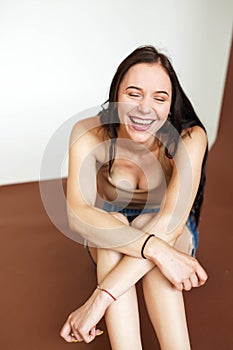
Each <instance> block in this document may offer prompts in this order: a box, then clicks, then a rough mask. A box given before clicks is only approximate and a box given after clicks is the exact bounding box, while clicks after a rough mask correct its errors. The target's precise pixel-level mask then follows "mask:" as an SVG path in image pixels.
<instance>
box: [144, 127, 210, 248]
mask: <svg viewBox="0 0 233 350" xmlns="http://www.w3.org/2000/svg"><path fill="white" fill-rule="evenodd" d="M206 147H207V136H206V133H205V131H204V130H203V129H202V128H201V127H199V126H194V127H193V128H192V130H191V131H190V132H186V133H185V134H184V135H183V136H182V137H181V138H180V141H179V144H178V148H177V152H176V154H175V156H174V159H173V172H172V176H171V180H170V182H169V184H168V188H167V191H166V195H165V198H164V200H163V203H162V206H161V210H160V212H159V213H158V215H156V216H155V217H154V218H152V219H151V220H150V222H148V223H147V224H146V225H145V226H144V227H143V229H144V230H145V231H146V232H148V233H154V234H155V235H156V236H157V237H159V238H161V239H163V240H164V241H166V242H168V243H170V244H171V245H174V243H175V241H176V239H177V238H178V237H179V236H180V235H181V233H182V231H183V228H184V226H185V223H186V221H187V219H188V216H189V213H190V211H191V208H192V206H193V202H194V199H195V196H196V194H197V190H198V186H199V183H200V178H201V171H202V162H203V157H204V154H205V150H206Z"/></svg>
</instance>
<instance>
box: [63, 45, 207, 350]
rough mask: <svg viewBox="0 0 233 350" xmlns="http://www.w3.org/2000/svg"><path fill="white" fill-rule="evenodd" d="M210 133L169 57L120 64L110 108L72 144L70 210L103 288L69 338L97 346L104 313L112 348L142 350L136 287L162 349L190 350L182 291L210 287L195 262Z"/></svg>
mask: <svg viewBox="0 0 233 350" xmlns="http://www.w3.org/2000/svg"><path fill="white" fill-rule="evenodd" d="M207 153H208V146H207V136H206V131H205V128H204V126H203V125H202V123H201V122H200V120H199V119H198V117H197V115H196V113H195V111H194V109H193V107H192V105H191V103H190V101H189V100H188V98H187V96H186V95H185V93H184V92H183V90H182V88H181V86H180V84H179V81H178V78H177V76H176V73H175V71H174V69H173V67H172V65H171V63H170V61H169V59H168V58H167V57H166V56H165V55H164V54H161V53H159V52H158V51H157V50H156V49H155V48H154V47H152V46H142V47H139V48H137V49H136V50H135V51H133V52H132V53H131V54H130V55H129V56H128V57H126V59H125V60H124V61H123V62H122V63H121V64H120V66H119V67H118V69H117V72H116V73H115V76H114V77H113V80H112V84H111V87H110V93H109V99H108V104H107V105H104V107H103V109H102V111H101V112H100V113H99V115H97V116H95V117H91V118H88V119H85V120H81V121H79V122H77V124H76V125H75V126H74V128H73V130H72V134H71V139H70V155H69V175H68V184H67V203H68V205H67V212H68V220H69V224H70V227H71V229H72V230H73V231H76V232H78V233H79V234H81V235H82V237H83V238H84V239H85V242H86V248H87V250H88V253H89V255H90V257H91V258H92V260H93V262H95V264H96V271H97V280H98V285H97V288H96V289H95V290H94V292H93V294H92V295H91V297H90V298H89V299H88V300H87V302H86V303H85V304H84V305H83V306H81V307H80V308H78V309H77V310H75V311H74V312H73V313H72V314H70V315H69V317H68V318H67V320H66V322H65V324H64V326H63V328H62V330H61V336H62V337H63V338H64V339H65V340H66V341H67V342H77V341H85V342H87V343H88V342H90V341H92V340H93V339H94V338H95V336H96V335H98V334H99V333H100V330H98V329H96V324H97V322H98V321H99V320H100V319H101V318H102V317H103V315H105V320H106V324H107V329H108V333H109V338H110V342H111V347H112V349H113V350H132V349H134V350H141V349H142V344H141V338H140V319H139V313H138V302H137V294H136V289H135V284H136V282H137V281H138V280H140V279H141V280H142V285H143V292H144V297H145V302H146V306H147V310H148V314H149V317H150V319H151V322H152V324H153V327H154V330H155V332H156V334H157V337H158V339H159V342H160V346H161V349H163V350H174V349H179V350H188V349H190V341H189V335H188V327H187V322H186V316H185V309H184V303H183V295H182V291H183V290H190V289H191V288H192V287H198V286H200V285H203V284H204V283H205V281H206V280H207V274H206V272H205V271H204V269H203V268H202V267H201V265H200V264H199V262H198V261H197V260H196V259H195V252H196V249H197V243H198V221H199V215H200V209H201V205H202V201H203V190H204V185H205V171H204V170H205V163H206V158H207Z"/></svg>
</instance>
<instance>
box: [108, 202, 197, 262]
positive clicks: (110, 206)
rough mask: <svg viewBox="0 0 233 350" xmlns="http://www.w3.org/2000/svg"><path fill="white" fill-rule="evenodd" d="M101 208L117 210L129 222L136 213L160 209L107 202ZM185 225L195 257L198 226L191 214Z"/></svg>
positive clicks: (153, 211)
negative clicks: (126, 206) (190, 237)
mask: <svg viewBox="0 0 233 350" xmlns="http://www.w3.org/2000/svg"><path fill="white" fill-rule="evenodd" d="M102 209H103V210H105V211H107V212H118V213H121V214H123V215H124V216H125V217H126V218H127V219H128V221H129V222H132V221H133V220H134V219H135V218H136V217H137V216H138V215H140V214H147V213H158V212H159V210H160V207H159V206H157V207H155V208H144V209H129V208H123V209H122V208H121V207H118V206H116V205H115V204H111V203H109V202H105V201H104V202H103V206H102ZM186 226H187V228H188V229H189V231H190V233H191V235H192V243H193V249H192V253H191V255H192V256H193V257H195V255H196V251H197V246H198V236H199V233H198V228H197V227H196V224H195V222H194V220H193V219H192V217H191V215H189V217H188V219H187V221H186Z"/></svg>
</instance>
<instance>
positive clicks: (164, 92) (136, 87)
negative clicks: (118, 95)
mask: <svg viewBox="0 0 233 350" xmlns="http://www.w3.org/2000/svg"><path fill="white" fill-rule="evenodd" d="M128 89H135V90H139V91H142V89H141V88H140V87H138V86H133V85H131V86H128V87H127V88H126V89H125V90H128ZM156 94H165V95H167V96H168V97H169V94H168V92H167V91H165V90H157V91H156Z"/></svg>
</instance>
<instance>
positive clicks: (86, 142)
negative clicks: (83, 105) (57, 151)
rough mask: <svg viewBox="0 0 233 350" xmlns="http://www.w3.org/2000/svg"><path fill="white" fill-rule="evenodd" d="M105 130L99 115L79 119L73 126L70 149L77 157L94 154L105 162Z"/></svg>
mask: <svg viewBox="0 0 233 350" xmlns="http://www.w3.org/2000/svg"><path fill="white" fill-rule="evenodd" d="M104 141H105V139H104V130H103V128H102V126H101V123H100V118H99V116H94V117H90V118H87V119H82V120H79V121H78V122H77V123H76V124H75V125H74V126H73V128H72V131H71V135H70V149H71V150H72V154H74V156H75V158H76V157H78V156H84V157H85V156H86V155H87V154H89V155H90V154H93V155H94V156H95V158H96V159H97V160H98V161H100V162H104V160H105V156H106V144H105V142H104Z"/></svg>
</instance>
